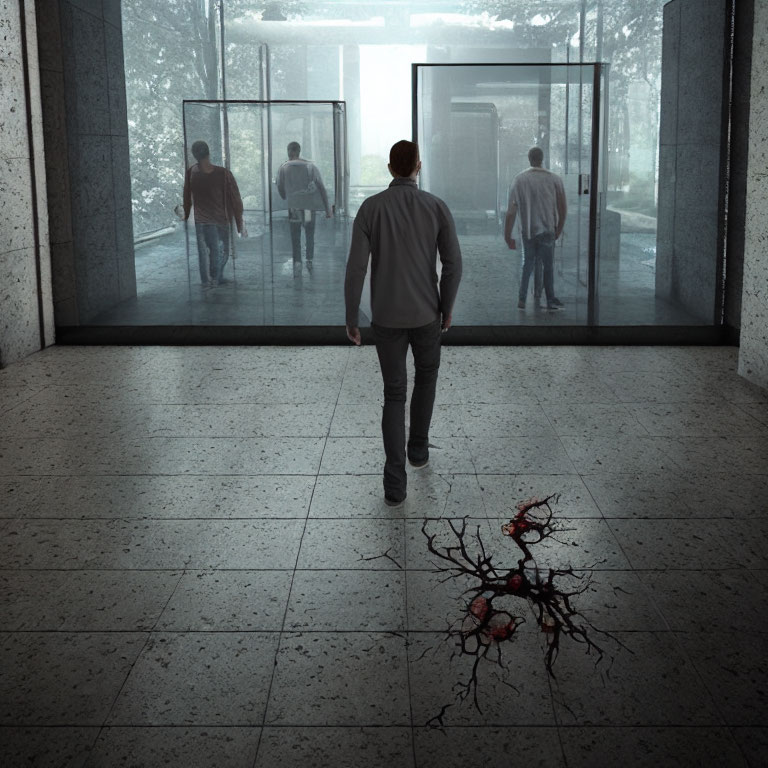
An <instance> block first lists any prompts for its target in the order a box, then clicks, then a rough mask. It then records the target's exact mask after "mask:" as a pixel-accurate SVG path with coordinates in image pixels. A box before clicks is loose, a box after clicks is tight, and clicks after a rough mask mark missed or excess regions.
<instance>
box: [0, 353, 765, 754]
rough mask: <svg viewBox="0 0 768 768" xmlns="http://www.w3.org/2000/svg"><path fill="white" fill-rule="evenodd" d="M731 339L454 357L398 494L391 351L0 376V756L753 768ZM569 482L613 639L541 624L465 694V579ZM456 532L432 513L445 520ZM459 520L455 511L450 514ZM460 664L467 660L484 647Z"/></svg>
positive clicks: (759, 602)
mask: <svg viewBox="0 0 768 768" xmlns="http://www.w3.org/2000/svg"><path fill="white" fill-rule="evenodd" d="M737 357H738V350H737V349H735V348H725V347H711V348H701V347H685V348H680V347H652V348H651V347H626V348H616V347H613V348H609V347H600V348H598V347H524V348H519V347H518V348H494V347H485V348H475V347H447V348H445V349H444V351H443V365H442V367H441V373H440V379H439V383H438V396H437V404H436V409H435V416H434V421H433V429H432V435H431V440H432V442H433V444H434V446H435V447H434V448H433V449H432V452H431V461H430V465H429V466H428V467H427V468H426V469H423V470H419V471H413V472H411V473H410V475H409V488H408V499H407V501H406V503H405V504H404V505H403V506H402V507H400V508H397V509H390V508H389V507H387V506H386V505H385V504H384V501H383V497H382V489H381V479H380V471H381V468H382V461H383V452H382V447H381V439H380V435H379V418H380V412H379V408H380V403H381V383H380V375H379V371H378V365H377V362H376V356H375V351H374V349H373V348H372V347H364V348H362V349H353V348H345V347H332V348H280V347H269V348H253V347H250V348H244V347H197V348H185V347H80V348H75V347H53V348H51V349H48V350H46V351H45V352H42V353H38V354H36V355H33V356H31V357H29V358H27V359H26V360H25V361H23V362H21V363H18V364H16V365H13V366H11V367H9V368H7V369H4V370H2V371H0V435H2V440H0V542H1V543H0V547H1V548H2V550H1V557H0V579H2V582H3V584H2V586H3V589H2V592H1V593H0V642H2V660H1V661H0V757H2V760H1V762H2V764H3V765H8V766H22V765H30V764H32V765H36V766H77V767H78V768H80V767H85V766H87V767H88V768H96V767H97V766H98V768H103V767H109V766H126V765H131V766H155V765H172V766H183V767H184V768H196V767H197V766H200V767H201V768H202V767H207V766H216V768H230V767H232V768H240V767H241V766H242V767H243V768H246V767H247V768H254V767H258V768H271V767H272V766H275V765H280V766H283V767H284V768H291V767H292V766H296V767H297V768H298V766H301V768H307V767H308V766H334V768H346V767H347V766H359V765H362V764H365V765H366V766H369V767H371V766H374V767H378V766H381V767H382V768H383V767H384V766H387V767H389V766H397V767H398V768H401V767H402V768H431V766H440V768H452V767H453V766H457V767H458V766H466V765H468V764H484V765H488V766H509V765H526V766H535V765H542V766H567V767H568V768H574V767H577V766H578V767H581V766H609V765H617V764H619V763H620V764H621V765H622V766H623V767H624V768H634V767H635V766H654V767H655V766H667V765H680V766H695V765H703V766H704V765H706V766H709V765H717V766H762V765H765V762H766V755H768V714H767V713H768V706H767V702H766V697H768V693H767V691H768V663H767V662H766V658H768V656H767V655H766V649H767V647H768V643H767V642H766V640H767V639H768V620H767V618H768V617H767V615H766V614H767V611H768V609H766V605H768V601H767V600H766V597H767V596H768V594H767V593H768V569H767V566H768V392H766V391H765V390H761V389H758V388H757V387H754V386H752V385H750V384H749V383H747V382H746V381H745V380H743V379H742V378H740V377H739V376H738V375H737V374H736V361H737ZM551 493H556V494H560V499H559V502H558V504H557V505H555V507H554V510H555V517H556V520H557V521H559V522H560V523H562V524H563V527H564V528H565V531H564V532H563V534H562V535H560V536H558V537H557V540H553V541H548V542H547V543H546V546H545V547H544V546H543V547H542V548H541V550H542V551H541V552H540V553H539V554H538V558H539V559H538V560H537V562H538V563H539V565H540V566H541V567H556V568H559V567H562V568H567V567H573V568H574V570H575V571H576V572H577V573H581V574H584V575H591V578H592V581H591V584H590V587H589V589H588V590H587V591H585V592H584V594H582V595H579V596H578V598H577V599H576V600H575V603H576V607H577V608H578V609H579V610H580V611H582V612H583V614H584V615H585V616H586V617H587V618H588V619H589V620H590V621H591V622H593V623H594V625H596V626H597V627H599V628H600V629H603V630H605V631H608V632H610V633H612V635H615V636H616V637H617V638H618V639H619V640H620V641H621V646H618V647H617V648H616V649H614V651H615V652H612V653H611V659H610V662H609V663H608V660H607V659H604V661H603V662H601V663H600V664H598V665H597V666H596V665H595V663H594V662H595V658H594V656H590V655H586V654H585V653H584V648H583V647H580V646H578V645H576V644H574V643H571V642H569V641H568V640H567V639H564V640H563V642H562V646H561V649H560V654H559V656H558V659H557V663H556V665H555V668H554V672H555V675H556V676H555V677H550V676H548V675H547V672H546V668H545V665H544V654H545V650H546V638H545V637H544V636H543V635H542V633H541V632H539V631H537V628H536V625H535V622H533V621H527V622H526V623H525V624H523V625H522V627H521V629H520V631H519V632H517V633H516V636H515V638H514V640H513V641H510V642H508V643H507V644H506V645H505V648H504V662H505V664H504V666H503V667H500V666H498V665H496V664H492V663H488V664H487V665H483V667H482V669H481V670H480V675H479V680H478V703H479V708H477V707H475V706H473V704H472V702H471V701H467V702H464V703H461V704H456V705H455V706H451V707H449V708H448V709H447V710H446V715H445V717H444V718H443V722H444V727H443V728H430V727H427V726H426V723H427V722H429V721H430V720H431V719H432V718H433V717H434V716H435V715H436V714H438V713H439V712H440V711H441V708H442V707H443V705H445V704H446V703H449V702H451V701H453V700H454V698H455V690H456V685H457V683H460V682H461V680H462V679H464V677H465V676H466V674H467V671H468V666H467V665H468V663H470V662H468V660H467V659H466V658H463V657H461V656H460V655H458V656H455V655H454V653H453V652H454V650H455V648H454V647H453V645H452V644H451V642H450V641H449V642H446V637H447V634H446V629H447V627H448V626H450V625H451V624H452V623H453V622H456V621H461V620H462V617H464V616H466V611H467V604H466V603H467V601H466V598H465V596H464V594H463V592H464V590H465V589H466V588H467V586H470V585H469V584H467V583H466V582H465V581H462V580H461V579H446V578H445V575H444V574H440V573H437V572H435V567H434V562H433V558H432V557H431V556H430V552H429V550H428V548H427V544H426V540H425V537H424V535H423V533H422V526H423V523H424V519H425V518H440V517H447V518H462V517H465V516H466V517H468V518H469V519H470V523H471V525H472V526H473V530H474V529H477V530H479V531H481V534H482V539H483V543H484V545H485V546H486V548H487V549H489V550H491V551H493V552H494V560H495V561H499V562H504V561H505V557H508V556H509V553H510V550H509V548H508V545H509V542H508V540H505V537H504V536H502V535H501V532H500V529H501V524H502V523H503V522H506V521H508V520H509V519H510V517H511V515H512V514H513V513H514V506H515V504H516V503H517V502H518V501H521V500H523V499H526V498H528V497H530V496H532V495H540V496H541V495H547V494H551ZM439 524H440V521H439V520H438V521H436V522H435V523H433V525H437V526H438V527H439ZM438 533H439V530H438ZM470 664H471V663H470Z"/></svg>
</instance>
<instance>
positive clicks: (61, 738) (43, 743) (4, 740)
mask: <svg viewBox="0 0 768 768" xmlns="http://www.w3.org/2000/svg"><path fill="white" fill-rule="evenodd" d="M98 735H99V728H98V727H94V728H81V727H69V728H57V727H55V726H54V727H44V726H43V727H39V728H24V727H16V726H0V755H2V757H3V760H4V761H6V762H5V764H6V765H8V766H16V765H18V766H22V765H34V766H40V768H61V766H67V768H84V766H85V765H86V760H87V759H88V755H89V753H90V750H91V746H92V744H93V743H94V742H95V741H96V737H97V736H98Z"/></svg>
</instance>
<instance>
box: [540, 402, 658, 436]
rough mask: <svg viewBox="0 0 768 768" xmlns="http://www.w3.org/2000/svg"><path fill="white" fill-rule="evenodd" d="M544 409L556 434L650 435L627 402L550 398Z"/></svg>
mask: <svg viewBox="0 0 768 768" xmlns="http://www.w3.org/2000/svg"><path fill="white" fill-rule="evenodd" d="M543 409H544V412H545V413H546V415H547V417H548V418H549V420H550V421H551V422H552V427H553V429H554V431H555V433H556V434H558V435H562V436H568V437H612V436H614V435H647V434H648V432H647V430H646V429H645V427H644V426H643V425H642V423H641V422H640V421H639V419H638V418H637V417H636V415H635V414H634V413H633V412H632V411H631V409H630V408H629V407H628V406H626V405H621V404H618V403H611V402H608V403H596V402H588V403H579V404H578V405H574V404H573V403H569V402H567V401H565V402H563V401H553V402H547V403H545V404H544V405H543Z"/></svg>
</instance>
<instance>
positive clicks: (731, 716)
mask: <svg viewBox="0 0 768 768" xmlns="http://www.w3.org/2000/svg"><path fill="white" fill-rule="evenodd" d="M677 637H678V638H679V640H680V643H681V644H682V646H683V648H684V649H685V652H686V653H687V654H688V657H689V658H690V659H691V662H692V663H693V666H694V667H695V668H696V670H697V671H698V673H699V674H700V675H701V678H702V680H703V681H704V685H705V686H706V687H707V689H708V690H709V692H710V694H711V695H712V696H713V697H714V699H715V701H716V705H717V708H718V709H719V710H720V712H721V714H722V717H723V718H724V719H725V722H726V723H728V725H751V726H760V727H763V728H764V727H766V726H768V659H766V655H765V648H766V637H767V636H766V634H755V633H753V632H747V633H745V632H725V631H722V630H721V629H719V628H718V627H712V628H711V630H710V631H709V632H678V633H677Z"/></svg>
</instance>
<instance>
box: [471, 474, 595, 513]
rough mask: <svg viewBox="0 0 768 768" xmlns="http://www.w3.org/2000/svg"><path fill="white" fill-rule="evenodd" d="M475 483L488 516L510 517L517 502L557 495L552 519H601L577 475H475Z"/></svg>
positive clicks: (552, 504)
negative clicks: (476, 482)
mask: <svg viewBox="0 0 768 768" xmlns="http://www.w3.org/2000/svg"><path fill="white" fill-rule="evenodd" d="M477 481H478V483H479V485H480V489H481V492H482V496H483V504H484V505H485V512H486V514H487V515H488V517H499V518H504V517H511V516H512V515H514V514H515V513H516V512H517V509H516V505H517V504H518V502H521V501H527V500H528V499H530V498H532V497H534V496H536V497H538V498H539V499H544V498H546V497H547V496H551V495H553V494H555V495H557V496H559V498H558V499H557V500H555V499H553V500H552V502H551V506H552V511H553V513H554V516H555V518H568V517H600V516H601V515H600V510H599V509H598V508H597V506H596V504H595V502H594V501H593V500H592V496H591V494H590V493H589V491H588V490H587V488H586V487H585V485H584V482H583V481H582V479H581V478H580V477H579V476H578V475H567V474H559V475H533V474H524V475H514V474H513V475H478V476H477Z"/></svg>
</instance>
